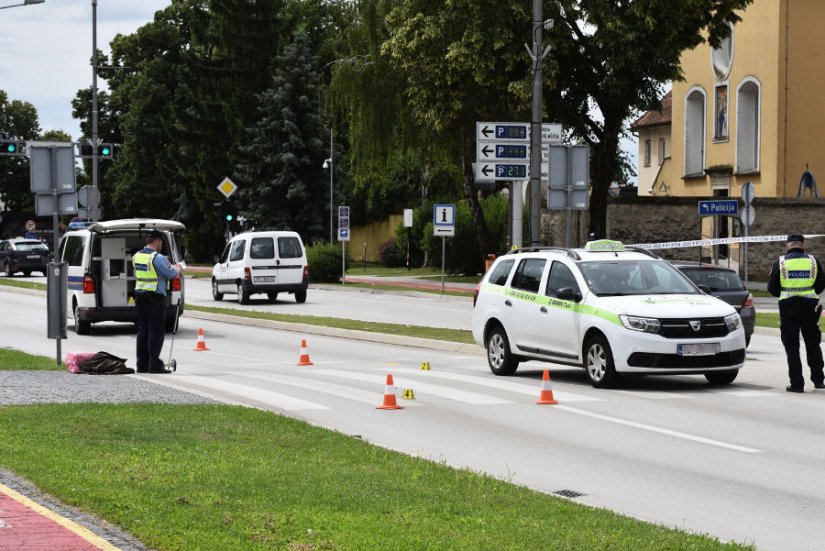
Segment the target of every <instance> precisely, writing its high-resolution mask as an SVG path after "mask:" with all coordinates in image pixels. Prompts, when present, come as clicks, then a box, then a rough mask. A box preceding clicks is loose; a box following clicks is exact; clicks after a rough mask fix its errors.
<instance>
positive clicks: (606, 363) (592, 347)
mask: <svg viewBox="0 0 825 551" xmlns="http://www.w3.org/2000/svg"><path fill="white" fill-rule="evenodd" d="M584 368H585V369H586V370H587V376H588V377H589V378H590V384H592V385H593V386H594V387H596V388H612V387H614V386H616V385H617V384H618V383H619V381H620V380H621V375H619V374H618V373H617V372H616V368H615V366H614V365H613V352H612V351H611V350H610V343H608V342H607V339H606V338H605V336H604V335H596V336H594V337H592V338H591V339H590V340H588V341H587V344H586V345H585V347H584Z"/></svg>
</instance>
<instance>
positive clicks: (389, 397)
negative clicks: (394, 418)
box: [375, 373, 404, 409]
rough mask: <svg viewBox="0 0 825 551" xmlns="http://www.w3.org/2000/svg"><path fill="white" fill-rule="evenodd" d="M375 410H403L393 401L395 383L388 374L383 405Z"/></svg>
mask: <svg viewBox="0 0 825 551" xmlns="http://www.w3.org/2000/svg"><path fill="white" fill-rule="evenodd" d="M375 409H404V408H403V406H399V405H398V403H397V402H396V401H395V383H393V382H392V374H390V373H387V386H385V387H384V403H383V404H381V405H380V406H376V407H375Z"/></svg>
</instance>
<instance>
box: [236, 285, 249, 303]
mask: <svg viewBox="0 0 825 551" xmlns="http://www.w3.org/2000/svg"><path fill="white" fill-rule="evenodd" d="M238 303H239V304H249V293H247V292H246V289H244V287H243V283H238Z"/></svg>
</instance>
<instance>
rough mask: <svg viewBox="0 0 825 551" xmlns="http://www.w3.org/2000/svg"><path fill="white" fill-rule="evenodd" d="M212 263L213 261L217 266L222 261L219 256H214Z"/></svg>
mask: <svg viewBox="0 0 825 551" xmlns="http://www.w3.org/2000/svg"><path fill="white" fill-rule="evenodd" d="M212 261H213V262H214V263H215V264H217V263H218V262H220V261H221V259H220V257H219V256H218V255H214V256H213V257H212Z"/></svg>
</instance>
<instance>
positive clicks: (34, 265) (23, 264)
mask: <svg viewBox="0 0 825 551" xmlns="http://www.w3.org/2000/svg"><path fill="white" fill-rule="evenodd" d="M50 258H51V253H50V252H49V248H48V247H47V246H46V245H45V244H44V243H41V242H40V241H37V240H36V239H24V238H22V237H15V238H13V239H6V240H5V241H0V270H2V272H3V273H4V274H5V275H7V276H9V277H12V276H14V274H16V273H17V272H23V275H24V276H26V277H28V276H30V275H31V273H32V272H40V273H42V274H43V275H46V264H48V263H49V260H50Z"/></svg>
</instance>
